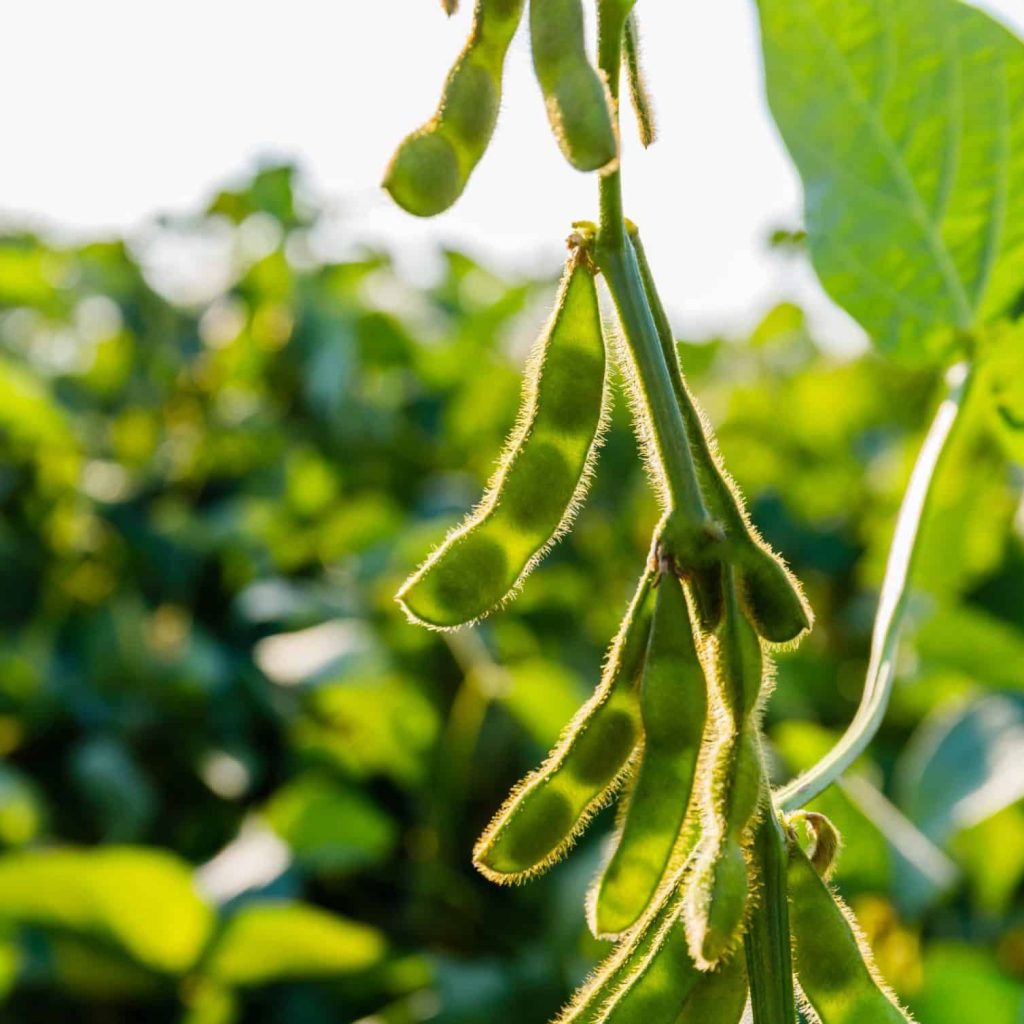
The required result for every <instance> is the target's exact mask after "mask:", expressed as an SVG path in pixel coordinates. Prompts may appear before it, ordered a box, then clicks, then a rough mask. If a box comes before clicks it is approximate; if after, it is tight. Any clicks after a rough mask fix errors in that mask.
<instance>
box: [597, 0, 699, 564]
mask: <svg viewBox="0 0 1024 1024" xmlns="http://www.w3.org/2000/svg"><path fill="white" fill-rule="evenodd" d="M631 8H632V3H629V2H623V0H602V2H601V3H600V4H599V7H598V63H599V65H600V68H601V70H602V72H603V73H604V75H605V78H606V81H607V84H608V89H609V92H610V93H611V96H612V102H613V105H614V107H615V112H616V122H617V121H618V116H617V111H618V97H619V78H620V74H621V68H622V34H623V30H624V26H625V19H626V17H627V16H628V14H629V11H630V9H631ZM600 206H601V224H600V229H599V231H598V235H597V242H596V245H595V257H596V260H597V265H598V267H599V269H600V270H601V273H602V274H603V275H604V278H605V281H606V282H607V284H608V289H609V291H610V292H611V294H612V298H613V299H614V301H615V306H616V309H617V310H618V314H619V319H620V321H621V323H622V330H623V334H624V335H625V341H626V345H627V347H628V351H629V357H630V359H631V360H632V362H633V368H634V370H635V375H636V382H637V388H638V391H639V399H640V401H641V404H642V406H643V409H644V412H645V413H646V417H647V419H648V423H647V424H646V425H645V429H647V430H648V431H649V432H650V435H651V436H650V439H649V440H650V442H651V444H652V446H653V448H654V454H655V457H656V459H657V461H658V462H659V463H660V465H661V469H662V471H663V473H664V476H665V486H666V489H667V491H668V499H669V502H670V506H671V507H670V510H669V518H668V520H667V523H666V528H665V540H666V542H667V543H668V545H669V547H670V550H671V553H672V554H673V555H675V556H676V557H677V558H678V559H679V560H680V561H682V562H684V563H686V562H688V563H690V564H691V565H692V564H694V563H696V562H698V561H700V558H701V550H702V548H703V547H704V546H705V545H707V544H708V542H709V541H710V540H711V539H712V538H713V537H714V535H715V530H714V524H713V523H712V520H711V518H710V516H709V515H708V511H707V508H706V507H705V505H704V499H703V497H702V495H701V491H700V485H699V483H698V480H697V471H696V467H695V466H694V462H693V457H692V455H691V452H690V442H689V439H688V437H687V431H686V423H685V422H684V420H683V417H682V414H681V413H680V410H679V405H678V403H677V402H676V396H675V390H674V388H673V386H672V377H671V374H670V372H669V368H668V366H667V365H666V363H665V357H664V354H663V352H662V349H661V342H660V340H659V337H658V329H657V326H656V324H655V322H654V317H653V315H652V313H651V308H650V305H649V304H648V301H647V296H646V295H645V293H644V287H643V279H642V278H641V276H640V269H639V267H638V265H637V261H636V255H635V253H634V252H633V248H632V246H631V245H630V244H629V241H628V239H627V237H626V226H625V220H624V218H623V214H622V178H621V172H620V170H619V169H618V168H617V167H616V168H615V169H613V170H611V171H608V172H605V173H604V174H603V175H602V176H601V183H600Z"/></svg>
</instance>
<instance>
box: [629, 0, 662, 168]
mask: <svg viewBox="0 0 1024 1024" xmlns="http://www.w3.org/2000/svg"><path fill="white" fill-rule="evenodd" d="M622 53H623V56H624V57H625V58H626V77H627V79H628V81H629V98H630V99H631V100H632V102H633V111H634V113H635V114H636V123H637V128H638V129H639V131H640V144H641V145H642V146H643V147H644V149H646V148H647V147H648V146H650V145H652V144H653V143H654V140H655V138H656V136H657V126H656V124H655V120H654V104H653V103H652V102H651V91H650V89H648V88H647V80H646V78H645V76H644V69H643V65H642V64H641V63H640V28H639V26H638V24H637V17H636V11H630V14H629V17H628V18H627V19H626V28H625V32H624V33H623V36H622Z"/></svg>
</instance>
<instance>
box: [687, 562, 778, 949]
mask: <svg viewBox="0 0 1024 1024" xmlns="http://www.w3.org/2000/svg"><path fill="white" fill-rule="evenodd" d="M715 647H716V654H717V659H716V670H715V682H716V687H715V701H716V712H717V714H718V733H719V734H718V737H717V739H716V740H715V746H714V750H713V754H712V757H711V770H710V772H709V774H708V778H707V792H706V794H705V801H706V811H705V815H704V817H705V822H704V824H705V829H706V831H705V834H704V835H703V836H702V838H701V841H700V844H699V846H698V851H697V864H696V867H695V869H694V872H693V876H692V878H691V879H690V880H689V884H688V886H687V931H688V934H689V938H690V952H691V954H692V956H693V957H694V958H695V959H696V960H697V961H698V963H700V964H702V965H710V964H716V963H717V962H718V961H719V960H720V959H721V958H722V957H723V956H724V955H725V954H726V953H728V952H729V951H730V950H731V949H732V948H733V947H734V946H735V944H736V942H737V940H738V939H739V937H740V934H741V929H742V925H743V919H744V914H745V912H746V907H747V902H748V899H749V896H750V884H749V880H748V867H747V859H746V848H747V846H748V845H749V841H750V837H751V830H752V828H753V826H754V825H755V824H756V821H757V817H758V812H759V810H760V801H761V795H762V792H763V771H764V769H763V764H762V756H761V744H760V738H759V732H760V728H759V718H760V705H761V700H762V696H763V693H764V679H765V670H764V656H763V654H762V651H761V644H760V641H759V640H758V638H757V634H756V633H755V632H754V630H753V629H752V628H751V626H750V624H749V623H748V622H747V620H746V618H745V616H744V614H743V611H742V609H741V608H740V605H739V601H738V597H737V593H736V586H735V580H734V577H733V574H732V573H729V574H727V578H726V585H725V606H724V610H723V616H722V623H721V625H720V627H719V630H718V633H717V635H716V637H715Z"/></svg>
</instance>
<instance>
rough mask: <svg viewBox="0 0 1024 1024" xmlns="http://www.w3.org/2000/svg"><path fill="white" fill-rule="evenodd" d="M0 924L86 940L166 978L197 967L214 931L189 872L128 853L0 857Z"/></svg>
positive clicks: (170, 858)
mask: <svg viewBox="0 0 1024 1024" xmlns="http://www.w3.org/2000/svg"><path fill="white" fill-rule="evenodd" d="M0 919H2V920H4V921H8V922H10V923H12V924H16V925H35V926H38V927H42V928H52V929H56V930H58V931H68V932H71V933H73V934H77V935H80V936H83V937H85V936H89V937H91V938H93V939H95V940H99V941H101V942H105V943H108V944H110V945H112V946H114V947H115V948H117V949H120V950H121V951H123V952H124V953H126V954H128V955H129V956H131V957H132V958H133V959H134V960H136V961H137V962H138V963H139V964H141V965H142V966H145V967H148V968H150V969H152V970H154V971H159V972H162V973H167V974H180V973H182V972H184V971H187V970H188V969H189V968H190V967H191V966H192V965H193V964H194V963H195V960H196V958H197V957H198V955H199V952H200V950H201V949H202V947H203V945H204V944H205V942H206V938H207V936H208V934H209V932H210V928H211V925H212V913H211V911H210V909H209V907H208V906H207V905H206V904H205V903H204V902H203V901H202V900H201V899H200V898H199V896H198V894H197V893H196V889H195V886H194V885H193V882H192V872H191V870H190V869H189V867H188V866H187V865H186V864H184V863H183V862H182V861H181V860H179V859H178V858H177V857H175V856H174V855H172V854H170V853H166V852H164V851H162V850H153V849H146V848H143V847H128V846H125V847H117V846H110V847H105V848H103V849H98V850H84V849H70V848H68V849H53V850H34V851H30V852H24V853H13V854H8V855H6V856H4V857H0Z"/></svg>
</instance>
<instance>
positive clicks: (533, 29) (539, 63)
mask: <svg viewBox="0 0 1024 1024" xmlns="http://www.w3.org/2000/svg"><path fill="white" fill-rule="evenodd" d="M530 39H531V45H532V49H533V67H534V70H535V71H536V74H537V81H538V82H539V83H540V88H541V92H542V93H543V94H544V101H545V103H546V105H547V110H548V120H549V121H550V122H551V128H552V130H553V131H554V133H555V138H556V139H557V140H558V145H559V147H560V148H561V150H562V153H563V154H564V155H565V158H566V159H567V160H568V161H569V163H571V164H572V165H573V167H575V168H576V169H577V170H580V171H597V170H600V169H601V168H604V167H607V166H608V165H609V164H611V163H612V162H613V161H614V160H616V159H617V157H618V139H617V138H616V134H615V126H614V121H613V119H612V115H611V110H610V106H609V104H610V100H609V97H608V92H607V89H606V87H605V84H604V82H603V81H602V79H601V76H600V75H599V74H598V72H597V71H596V70H595V69H594V67H593V66H592V65H591V63H590V61H589V59H588V58H587V52H586V46H585V38H584V28H583V4H582V2H581V0H530Z"/></svg>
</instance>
